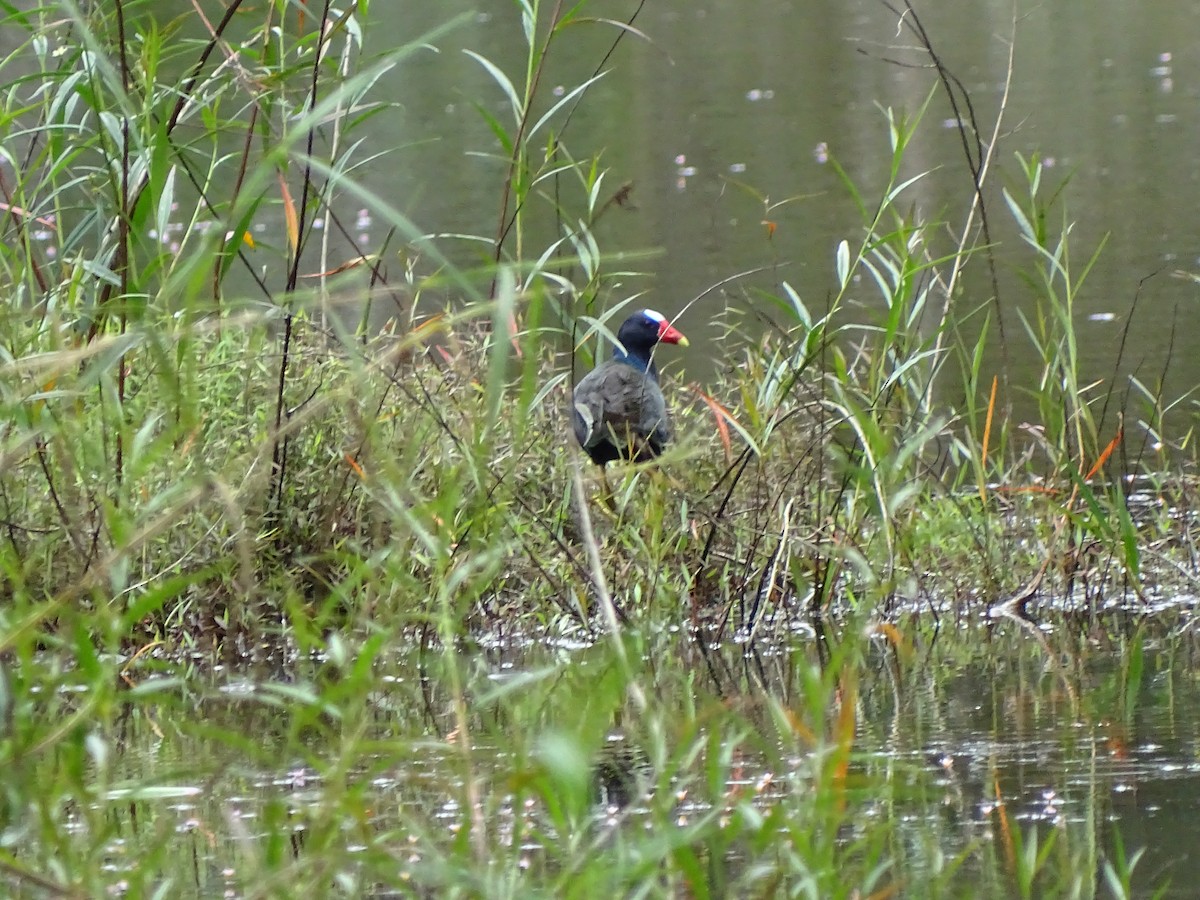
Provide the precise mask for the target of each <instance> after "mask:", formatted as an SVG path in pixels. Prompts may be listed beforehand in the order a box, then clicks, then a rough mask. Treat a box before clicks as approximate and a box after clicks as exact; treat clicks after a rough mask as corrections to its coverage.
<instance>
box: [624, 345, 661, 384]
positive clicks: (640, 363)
mask: <svg viewBox="0 0 1200 900" xmlns="http://www.w3.org/2000/svg"><path fill="white" fill-rule="evenodd" d="M613 360H614V361H616V362H619V363H625V365H627V366H633V368H635V369H637V370H638V371H639V372H645V373H646V374H647V375H649V376H650V377H651V378H653V379H654V380H655V381H658V366H656V365H655V364H654V360H653V359H651V358H650V351H649V350H644V351H641V352H638V351H637V350H631V351H629V352H625V351H623V350H622V349H621V348H620V347H617V348H616V349H614V350H613Z"/></svg>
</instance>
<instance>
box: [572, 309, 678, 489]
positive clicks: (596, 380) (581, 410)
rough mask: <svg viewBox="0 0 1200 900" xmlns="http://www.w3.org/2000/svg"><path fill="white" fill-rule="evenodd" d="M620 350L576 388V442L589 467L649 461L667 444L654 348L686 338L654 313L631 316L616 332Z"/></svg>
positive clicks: (668, 423)
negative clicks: (592, 463)
mask: <svg viewBox="0 0 1200 900" xmlns="http://www.w3.org/2000/svg"><path fill="white" fill-rule="evenodd" d="M617 340H618V341H620V346H618V347H616V348H615V349H614V350H613V357H612V359H610V360H608V361H607V362H604V363H601V364H600V365H598V366H597V367H596V368H595V369H593V370H592V371H591V372H589V373H588V374H587V375H585V376H584V377H583V379H582V380H581V381H580V382H579V384H577V385H576V386H575V394H574V405H575V409H574V415H573V417H572V418H573V424H574V426H575V437H576V438H577V439H578V440H579V446H581V447H582V448H583V449H584V451H585V452H586V453H587V455H588V456H590V457H591V458H592V461H593V462H595V463H597V464H599V465H601V466H603V465H605V464H607V463H610V462H612V461H614V460H618V459H626V460H632V461H634V462H642V461H644V460H647V459H653V458H654V457H655V456H658V454H659V453H661V452H662V450H663V448H664V447H665V446H666V445H667V444H668V443H669V442H670V440H671V419H670V417H669V416H668V415H667V403H666V401H665V400H664V399H663V393H662V389H661V388H660V387H659V386H658V368H657V367H656V366H655V365H654V347H655V345H656V344H679V345H680V346H681V347H686V346H687V338H685V337H684V336H683V335H682V334H680V333H679V332H678V331H676V330H675V329H674V328H672V327H671V323H670V322H668V321H667V320H666V318H665V317H664V316H663V315H662V314H661V313H657V312H655V311H654V310H652V309H643V310H639V311H638V312H635V313H634V314H633V315H632V316H630V317H629V318H628V319H626V320H625V321H624V322H623V323H622V324H621V328H620V330H619V331H618V332H617Z"/></svg>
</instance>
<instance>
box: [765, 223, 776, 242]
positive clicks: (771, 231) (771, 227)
mask: <svg viewBox="0 0 1200 900" xmlns="http://www.w3.org/2000/svg"><path fill="white" fill-rule="evenodd" d="M761 224H763V225H766V226H767V240H768V241H769V240H771V239H772V238H773V237H775V228H776V223H775V222H772V221H771V220H770V219H763V220H762V222H761Z"/></svg>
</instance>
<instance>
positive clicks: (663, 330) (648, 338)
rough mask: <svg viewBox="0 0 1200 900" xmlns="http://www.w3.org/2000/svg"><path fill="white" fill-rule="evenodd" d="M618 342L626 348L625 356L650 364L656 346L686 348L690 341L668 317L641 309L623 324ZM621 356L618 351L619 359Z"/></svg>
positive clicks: (650, 310) (618, 335) (618, 333)
mask: <svg viewBox="0 0 1200 900" xmlns="http://www.w3.org/2000/svg"><path fill="white" fill-rule="evenodd" d="M617 340H618V341H620V342H621V346H622V347H624V348H625V353H624V356H625V357H628V358H630V359H634V360H637V361H639V362H641V363H643V364H649V362H650V354H651V352H652V351H653V349H654V345H655V344H678V345H679V346H680V347H686V346H687V345H688V340H687V338H685V337H684V336H683V333H682V332H680V331H678V330H677V329H676V328H675V327H674V326H673V325H671V323H670V322H668V321H667V317H666V316H664V315H663V314H662V313H660V312H655V311H654V310H652V309H641V310H638V311H637V312H635V313H634V314H633V315H631V316H630V317H629V318H628V319H626V320H625V321H624V322H622V323H621V328H620V330H619V331H618V332H617ZM620 356H621V354H620V351H619V350H618V358H620Z"/></svg>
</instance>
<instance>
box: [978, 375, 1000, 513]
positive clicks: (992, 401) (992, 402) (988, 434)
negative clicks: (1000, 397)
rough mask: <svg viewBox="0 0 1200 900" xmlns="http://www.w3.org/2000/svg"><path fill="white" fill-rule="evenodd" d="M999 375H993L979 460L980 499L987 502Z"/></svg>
mask: <svg viewBox="0 0 1200 900" xmlns="http://www.w3.org/2000/svg"><path fill="white" fill-rule="evenodd" d="M997 380H998V379H997V377H996V376H995V375H993V376H992V393H991V396H989V397H988V410H987V419H986V420H985V421H984V423H983V454H982V456H981V458H980V461H979V469H980V472H981V473H982V474H980V476H979V499H980V500H982V501H983V502H984V503H985V504H986V503H987V486H986V483H985V482H986V481H987V475H986V472H987V458H988V443H989V442H990V441H991V439H992V414H993V413H995V412H996V382H997Z"/></svg>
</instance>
